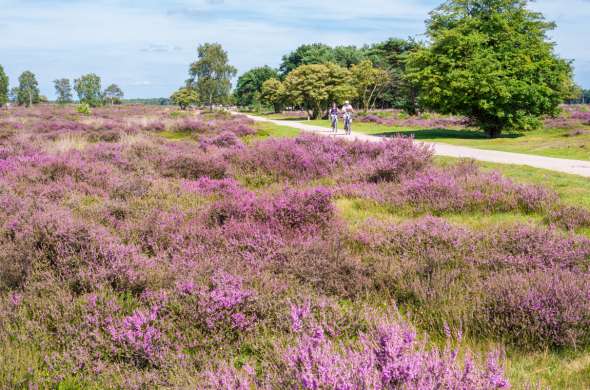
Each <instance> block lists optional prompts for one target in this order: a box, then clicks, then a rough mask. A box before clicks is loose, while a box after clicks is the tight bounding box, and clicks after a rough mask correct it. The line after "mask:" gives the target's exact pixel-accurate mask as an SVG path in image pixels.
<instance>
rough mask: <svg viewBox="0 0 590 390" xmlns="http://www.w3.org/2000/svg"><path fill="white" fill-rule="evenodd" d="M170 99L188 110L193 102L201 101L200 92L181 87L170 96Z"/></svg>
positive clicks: (182, 108)
mask: <svg viewBox="0 0 590 390" xmlns="http://www.w3.org/2000/svg"><path fill="white" fill-rule="evenodd" d="M170 101H171V102H172V103H173V104H176V105H178V106H180V109H181V110H186V109H187V108H188V107H189V106H190V105H191V104H197V103H198V102H199V94H198V93H197V91H195V90H194V89H191V88H187V87H184V88H180V89H179V90H177V91H176V92H174V93H173V94H172V96H170Z"/></svg>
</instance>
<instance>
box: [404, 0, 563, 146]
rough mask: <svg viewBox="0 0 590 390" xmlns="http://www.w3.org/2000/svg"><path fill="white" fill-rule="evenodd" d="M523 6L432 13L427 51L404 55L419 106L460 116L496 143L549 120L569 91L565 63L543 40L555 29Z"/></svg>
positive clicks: (460, 1)
mask: <svg viewBox="0 0 590 390" xmlns="http://www.w3.org/2000/svg"><path fill="white" fill-rule="evenodd" d="M527 5H528V1H527V0H448V1H446V2H445V3H444V4H443V5H441V6H440V7H439V8H437V9H436V10H435V11H433V12H432V13H431V17H430V20H429V21H428V22H427V34H428V36H429V38H430V40H431V42H432V43H431V45H430V46H429V47H427V48H423V49H420V50H417V51H416V52H414V53H412V54H410V56H409V59H408V77H409V78H410V80H412V81H413V82H415V83H416V85H418V86H419V88H420V104H422V105H423V106H424V107H426V108H429V109H433V110H436V111H438V112H441V113H444V114H460V115H465V116H467V117H469V118H471V119H472V120H473V122H474V123H475V124H477V125H479V126H480V127H481V128H482V129H484V130H485V131H486V132H487V133H488V134H489V135H490V136H492V137H495V136H498V135H499V134H500V132H501V131H502V130H503V129H518V130H526V129H531V128H535V127H537V126H538V125H539V123H540V121H539V119H538V118H539V117H540V116H541V115H546V114H548V115H555V114H557V112H558V106H559V104H560V103H562V101H563V98H564V96H566V95H567V94H568V91H570V90H571V88H572V86H573V82H572V79H571V76H572V69H571V66H570V64H569V63H568V62H567V61H565V60H563V59H560V58H558V57H557V56H556V55H555V53H554V50H553V49H554V43H552V42H550V41H548V40H547V37H546V34H547V32H548V31H550V30H551V29H553V28H554V27H555V25H554V24H553V23H550V22H547V21H546V20H545V19H544V17H543V15H542V14H540V13H538V12H533V11H531V10H529V9H528V8H527Z"/></svg>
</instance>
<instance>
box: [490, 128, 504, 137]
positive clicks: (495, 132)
mask: <svg viewBox="0 0 590 390" xmlns="http://www.w3.org/2000/svg"><path fill="white" fill-rule="evenodd" d="M500 134H502V129H498V128H493V129H487V130H486V135H487V136H488V138H498V137H499V136H500Z"/></svg>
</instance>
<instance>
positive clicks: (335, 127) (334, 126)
mask: <svg viewBox="0 0 590 390" xmlns="http://www.w3.org/2000/svg"><path fill="white" fill-rule="evenodd" d="M330 119H331V124H332V132H333V133H338V115H334V114H332V115H330Z"/></svg>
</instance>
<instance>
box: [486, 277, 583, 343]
mask: <svg viewBox="0 0 590 390" xmlns="http://www.w3.org/2000/svg"><path fill="white" fill-rule="evenodd" d="M483 289H484V291H486V294H485V297H484V299H483V304H482V307H481V309H480V314H479V315H478V323H479V328H480V329H481V330H482V331H484V332H487V333H492V334H496V335H501V337H503V338H506V339H508V340H509V341H510V342H512V343H514V344H516V345H520V346H523V347H525V348H531V347H532V346H553V347H564V346H581V345H587V344H588V342H589V341H590V332H589V331H588V329H590V275H588V274H587V273H584V272H582V273H581V272H573V271H569V270H564V269H560V268H548V269H538V270H533V271H530V272H523V273H512V272H509V273H499V274H497V275H494V276H492V277H490V278H489V279H488V280H486V281H485V282H484V285H483Z"/></svg>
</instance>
